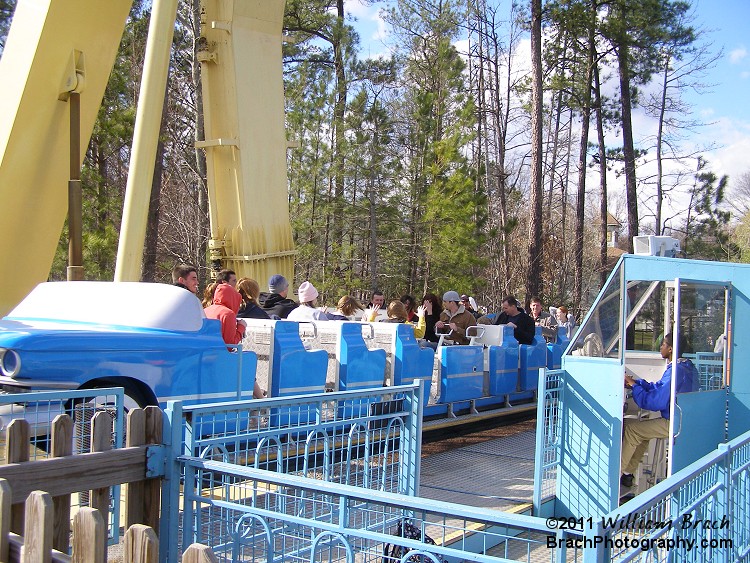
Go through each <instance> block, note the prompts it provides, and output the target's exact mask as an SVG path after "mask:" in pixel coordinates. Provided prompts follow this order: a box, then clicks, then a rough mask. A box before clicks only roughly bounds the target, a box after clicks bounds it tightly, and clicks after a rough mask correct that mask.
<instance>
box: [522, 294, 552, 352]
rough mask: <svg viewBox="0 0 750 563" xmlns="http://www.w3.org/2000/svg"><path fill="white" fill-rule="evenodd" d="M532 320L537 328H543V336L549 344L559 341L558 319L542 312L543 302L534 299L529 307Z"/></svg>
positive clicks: (536, 298)
mask: <svg viewBox="0 0 750 563" xmlns="http://www.w3.org/2000/svg"><path fill="white" fill-rule="evenodd" d="M529 308H530V309H531V318H532V319H534V324H535V325H536V326H540V327H542V336H544V339H545V340H546V341H547V342H556V341H557V318H555V317H553V316H552V315H550V314H549V313H548V312H547V311H543V310H542V300H541V299H539V298H538V297H532V298H531V303H530V305H529Z"/></svg>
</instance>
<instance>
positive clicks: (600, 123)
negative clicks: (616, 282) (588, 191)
mask: <svg viewBox="0 0 750 563" xmlns="http://www.w3.org/2000/svg"><path fill="white" fill-rule="evenodd" d="M594 91H595V93H596V136H597V138H598V141H599V186H600V190H601V198H600V199H599V217H600V219H601V222H602V226H601V237H600V239H599V281H600V283H601V285H602V287H604V283H605V282H606V281H607V276H608V275H609V272H608V271H607V266H608V264H607V237H608V234H609V232H608V230H607V148H606V146H605V144H604V116H603V115H602V88H601V82H600V80H599V64H598V63H597V64H595V65H594Z"/></svg>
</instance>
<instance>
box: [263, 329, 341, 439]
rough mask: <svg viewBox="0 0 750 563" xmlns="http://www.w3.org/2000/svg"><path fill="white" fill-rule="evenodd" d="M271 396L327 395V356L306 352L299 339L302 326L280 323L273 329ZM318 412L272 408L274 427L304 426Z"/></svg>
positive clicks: (305, 408) (306, 409)
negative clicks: (324, 393) (278, 425)
mask: <svg viewBox="0 0 750 563" xmlns="http://www.w3.org/2000/svg"><path fill="white" fill-rule="evenodd" d="M270 362H271V366H270V374H271V396H272V397H284V396H289V395H309V394H311V393H323V392H325V385H326V371H327V369H328V353H327V352H326V351H325V350H309V351H308V350H306V349H305V346H304V345H303V344H302V339H301V338H300V336H299V323H296V322H294V321H278V322H277V323H276V324H275V326H274V330H273V348H272V351H271V358H270ZM316 414H317V412H316V411H315V409H312V408H307V407H305V406H300V407H289V408H274V409H271V420H272V425H277V424H281V425H289V424H305V423H307V422H309V421H310V420H312V419H314V418H315V416H316Z"/></svg>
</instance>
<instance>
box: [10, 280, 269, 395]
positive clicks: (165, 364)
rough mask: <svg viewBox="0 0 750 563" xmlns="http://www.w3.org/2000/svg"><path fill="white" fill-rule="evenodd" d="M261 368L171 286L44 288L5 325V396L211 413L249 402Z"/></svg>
mask: <svg viewBox="0 0 750 563" xmlns="http://www.w3.org/2000/svg"><path fill="white" fill-rule="evenodd" d="M230 348H231V347H230ZM256 364H257V357H256V355H255V353H253V352H237V351H234V350H230V349H228V348H227V345H226V344H225V343H224V341H223V340H222V337H221V329H220V323H219V321H216V320H211V319H207V318H206V317H205V315H204V314H203V309H202V307H201V303H200V302H199V300H198V299H197V298H196V297H195V295H193V294H192V293H190V292H189V291H187V290H185V289H182V288H179V287H176V286H171V285H165V284H153V283H130V282H84V281H78V282H50V283H42V284H39V285H38V286H37V287H36V288H35V289H34V290H33V291H32V292H31V293H30V294H29V295H28V296H27V297H26V298H25V299H24V300H23V301H22V302H21V303H20V304H19V305H18V306H17V307H16V308H15V309H13V311H11V312H10V313H9V314H8V316H6V317H4V318H3V319H1V320H0V390H2V391H3V392H6V393H20V392H26V391H35V390H45V391H49V390H55V389H59V390H64V389H92V388H105V387H123V388H124V389H125V408H133V407H136V406H140V407H145V406H148V405H160V406H162V407H163V406H165V405H166V402H167V401H169V400H173V399H175V400H177V399H180V400H184V401H186V402H189V403H213V402H217V401H223V400H233V399H238V398H251V397H252V392H253V384H254V382H255V372H256Z"/></svg>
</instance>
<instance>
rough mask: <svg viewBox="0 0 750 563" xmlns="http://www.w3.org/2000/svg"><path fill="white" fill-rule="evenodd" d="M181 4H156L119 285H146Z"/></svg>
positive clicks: (167, 0)
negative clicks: (146, 253) (149, 229)
mask: <svg viewBox="0 0 750 563" xmlns="http://www.w3.org/2000/svg"><path fill="white" fill-rule="evenodd" d="M176 14H177V0H154V3H153V6H152V10H151V21H150V22H149V27H148V40H147V41H146V54H145V61H144V63H143V78H142V79H141V92H140V95H139V96H138V109H137V112H136V120H135V131H134V132H133V150H132V156H131V159H130V170H129V171H128V184H127V186H126V188H125V202H124V204H123V210H122V223H121V228H120V241H119V244H118V247H117V264H116V266H115V281H141V265H142V262H143V245H144V243H145V241H146V225H147V222H148V206H149V202H150V198H151V184H152V180H153V177H154V166H155V163H156V147H157V144H158V142H159V129H160V127H161V114H162V110H163V108H164V103H163V102H164V92H165V91H166V89H167V78H168V76H169V56H170V53H171V52H172V37H173V35H174V21H175V17H176Z"/></svg>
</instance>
